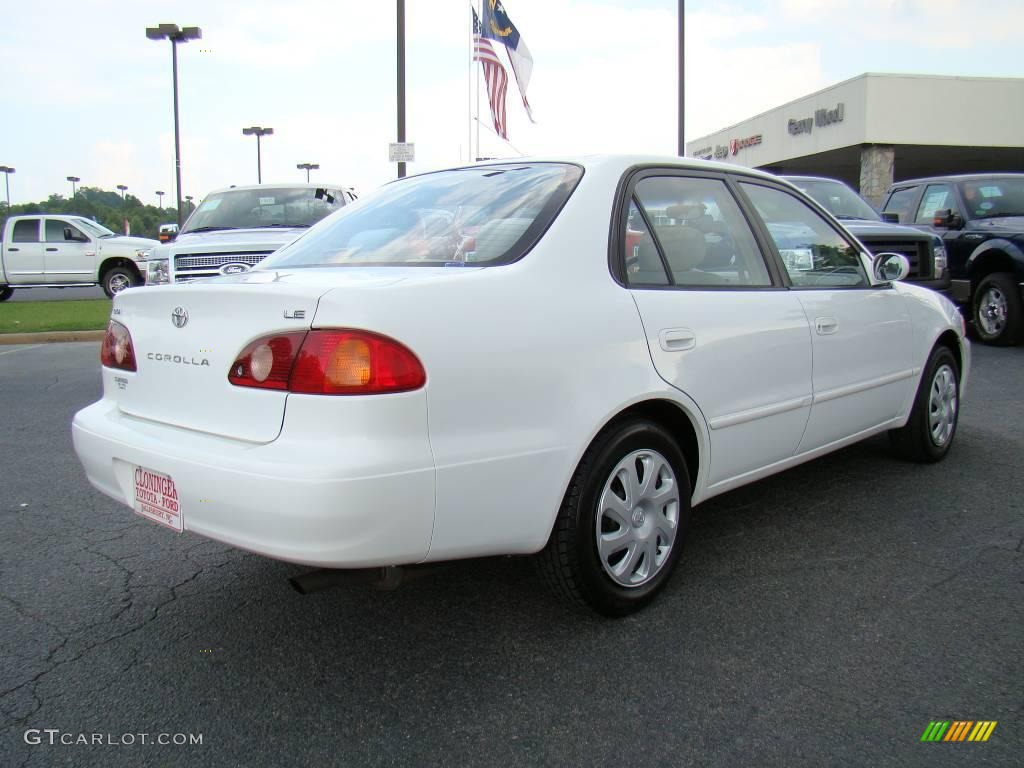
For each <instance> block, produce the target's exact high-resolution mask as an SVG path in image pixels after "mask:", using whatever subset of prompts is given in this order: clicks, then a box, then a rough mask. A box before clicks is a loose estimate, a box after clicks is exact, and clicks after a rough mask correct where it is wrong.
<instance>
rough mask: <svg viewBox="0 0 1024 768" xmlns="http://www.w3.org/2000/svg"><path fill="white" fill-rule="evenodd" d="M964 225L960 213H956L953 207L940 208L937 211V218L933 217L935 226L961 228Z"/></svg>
mask: <svg viewBox="0 0 1024 768" xmlns="http://www.w3.org/2000/svg"><path fill="white" fill-rule="evenodd" d="M963 225H964V220H963V219H961V218H960V214H959V213H954V212H953V209H952V208H940V209H939V210H937V211H936V212H935V218H934V219H932V226H933V227H942V228H944V229H960V227H962V226H963Z"/></svg>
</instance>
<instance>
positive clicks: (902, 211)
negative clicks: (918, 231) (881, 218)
mask: <svg viewBox="0 0 1024 768" xmlns="http://www.w3.org/2000/svg"><path fill="white" fill-rule="evenodd" d="M918 189H919V187H905V188H904V189H897V190H896V191H895V192H893V193H892V194H891V195H889V199H888V200H886V201H885V208H883V209H882V210H884V211H885V212H886V213H895V214H896V215H897V216H898V217H899V219H898V220H899V223H900V224H906V223H907V222H908V221H910V215H911V210H910V206H912V205H913V204H914V197H915V196H916V195H917V190H918Z"/></svg>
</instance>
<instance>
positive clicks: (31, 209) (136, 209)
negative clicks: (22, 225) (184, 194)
mask: <svg viewBox="0 0 1024 768" xmlns="http://www.w3.org/2000/svg"><path fill="white" fill-rule="evenodd" d="M0 211H2V216H0V227H2V226H3V223H4V222H5V221H6V220H7V216H8V215H10V216H19V215H22V214H33V213H58V214H59V213H64V214H75V215H78V216H85V217H86V218H88V219H92V220H93V221H98V222H99V223H100V224H102V225H103V226H105V227H107V228H109V229H112V230H113V231H114V232H124V222H125V220H127V221H128V224H129V226H130V227H131V233H132V234H133V235H137V236H139V237H151V238H153V239H156V238H157V235H158V234H159V229H160V225H161V224H165V223H169V222H174V221H177V220H178V211H177V209H175V208H163V209H160V208H157V207H156V206H153V205H144V204H143V203H142V201H141V200H139V198H137V197H136V196H135V195H125V197H124V199H123V200H122V199H121V195H120V194H119V193H117V192H110V191H107V190H105V189H100V188H99V187H81V188H79V190H78V194H77V195H75V198H74V199H73V200H69V199H68V198H66V197H64V196H63V195H56V194H55V195H50V196H49V197H48V198H47V199H46V200H45V201H44V202H40V203H20V204H18V205H12V206H11V209H10V211H8V210H7V206H6V205H3V206H2V208H0Z"/></svg>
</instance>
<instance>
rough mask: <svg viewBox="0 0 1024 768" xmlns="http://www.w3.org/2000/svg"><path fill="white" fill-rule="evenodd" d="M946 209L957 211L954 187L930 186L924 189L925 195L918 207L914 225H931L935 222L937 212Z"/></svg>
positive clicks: (945, 185)
mask: <svg viewBox="0 0 1024 768" xmlns="http://www.w3.org/2000/svg"><path fill="white" fill-rule="evenodd" d="M946 208H952V209H953V210H954V211H955V210H956V203H955V202H954V201H953V189H952V187H950V186H949V184H929V185H928V186H927V187H925V188H924V195H922V196H921V204H920V205H919V206H918V207H917V216H916V217H915V218H914V223H915V224H928V225H931V223H932V222H933V221H934V220H935V212H936V211H941V210H944V209H946Z"/></svg>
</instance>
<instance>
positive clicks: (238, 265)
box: [217, 261, 249, 275]
mask: <svg viewBox="0 0 1024 768" xmlns="http://www.w3.org/2000/svg"><path fill="white" fill-rule="evenodd" d="M217 271H218V272H220V273H221V274H222V275H239V274H241V273H242V272H248V271H249V265H248V264H243V263H242V262H240V261H233V262H231V263H230V264H225V265H224V266H223V267H221V268H220V269H218V270H217Z"/></svg>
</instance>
